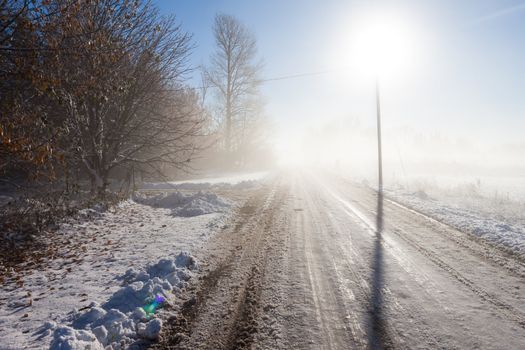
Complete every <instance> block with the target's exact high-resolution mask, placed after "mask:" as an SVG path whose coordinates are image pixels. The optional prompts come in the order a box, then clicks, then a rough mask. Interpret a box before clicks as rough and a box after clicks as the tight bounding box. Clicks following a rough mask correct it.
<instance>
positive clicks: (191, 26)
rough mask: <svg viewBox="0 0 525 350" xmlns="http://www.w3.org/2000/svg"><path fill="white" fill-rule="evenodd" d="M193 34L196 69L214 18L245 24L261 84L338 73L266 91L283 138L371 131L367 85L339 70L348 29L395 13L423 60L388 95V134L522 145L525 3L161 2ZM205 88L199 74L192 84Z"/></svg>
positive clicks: (209, 46)
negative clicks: (334, 127) (356, 125)
mask: <svg viewBox="0 0 525 350" xmlns="http://www.w3.org/2000/svg"><path fill="white" fill-rule="evenodd" d="M154 2H155V3H156V4H157V6H158V7H159V8H160V9H161V11H162V13H165V14H175V15H176V16H177V18H178V19H179V21H180V22H182V25H183V28H184V29H185V30H186V31H188V32H191V33H193V35H194V42H195V44H196V49H195V50H194V52H193V56H192V64H193V65H194V66H198V65H201V64H206V62H207V60H208V58H209V56H210V54H211V52H212V51H213V49H214V47H213V37H212V33H211V26H212V24H213V18H214V16H215V14H216V13H219V12H220V13H227V14H232V15H234V16H236V17H237V18H238V19H239V20H241V21H243V22H244V23H245V24H247V25H248V27H249V28H250V29H251V30H252V31H253V32H254V33H255V35H256V37H257V40H258V46H259V53H260V55H261V57H262V58H263V59H264V62H265V68H264V72H263V76H264V77H268V78H271V77H278V76H285V75H289V74H296V73H305V72H316V71H322V70H326V69H334V73H331V74H327V75H323V76H315V77H305V78H298V79H291V80H284V81H278V82H269V83H267V84H265V86H264V87H263V93H264V95H265V97H266V100H267V113H268V116H269V117H270V118H271V120H272V121H273V122H274V125H275V126H276V128H275V130H276V131H275V133H276V137H277V138H281V139H282V138H283V137H286V135H289V130H290V126H291V125H295V126H304V127H306V126H310V127H311V126H313V125H316V123H319V121H325V122H329V121H330V120H332V119H344V118H353V119H358V120H359V121H360V123H362V124H364V125H370V126H373V125H374V124H373V123H374V121H375V119H374V113H375V112H374V108H375V105H374V95H373V89H372V85H371V84H367V83H363V82H362V81H358V79H354V77H353V76H352V75H351V74H346V73H345V72H342V71H339V69H340V66H341V63H342V61H343V58H344V57H346V56H345V53H344V52H343V51H344V46H345V43H344V41H345V38H346V37H348V36H349V35H350V33H349V31H350V30H351V29H350V28H351V23H352V22H354V21H356V20H357V19H358V18H359V16H361V15H362V14H363V13H366V12H367V11H368V13H369V12H370V9H369V7H370V6H369V4H370V3H373V4H374V6H375V9H384V8H386V9H390V10H392V9H394V10H395V12H396V13H402V14H403V15H405V17H404V18H406V20H407V22H411V23H410V24H411V27H412V28H413V31H414V33H415V34H416V35H415V36H416V37H417V41H415V42H414V46H416V47H417V50H418V55H416V56H415V57H414V62H412V64H413V66H414V67H417V68H414V71H413V72H407V74H406V79H405V77H401V78H400V79H399V80H398V81H395V82H390V83H388V84H385V86H384V87H383V88H382V96H383V113H384V120H385V122H384V124H385V128H387V129H388V128H392V129H395V128H396V127H410V128H414V129H417V130H423V131H432V132H442V133H446V134H449V135H458V136H462V135H463V136H464V135H468V136H469V137H471V138H474V139H477V140H482V141H486V140H491V142H495V143H498V142H522V139H523V130H525V1H517V0H461V1H460V0H436V1H430V0H427V1H423V0H420V1H415V0H413V1H409V0H405V1H394V0H390V1H380V0H376V1H375V2H372V1H363V0H362V1H342V0H341V1H335V0H328V1H326V0H325V1H320V0H319V1H311V0H307V1H304V0H303V1H299V0H288V1H283V0H265V1H246V0H245V1H241V0H200V1H199V0H173V1H170V0H156V1H154ZM190 82H191V84H193V85H199V83H200V80H199V78H198V74H196V76H195V78H194V79H193V80H191V81H190Z"/></svg>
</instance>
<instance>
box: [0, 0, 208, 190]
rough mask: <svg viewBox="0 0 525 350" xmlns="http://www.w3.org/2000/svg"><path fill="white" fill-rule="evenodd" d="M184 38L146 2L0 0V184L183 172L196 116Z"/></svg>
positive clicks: (198, 106) (194, 145)
mask: <svg viewBox="0 0 525 350" xmlns="http://www.w3.org/2000/svg"><path fill="white" fill-rule="evenodd" d="M191 49H192V43H191V36H190V35H189V34H187V33H186V32H184V31H183V30H182V28H181V27H180V25H179V24H178V23H177V22H176V21H175V19H174V18H173V17H161V16H160V15H159V13H158V11H157V9H156V8H155V7H154V6H152V5H151V3H150V2H149V1H139V0H134V1H133V0H82V1H80V0H55V1H49V0H47V1H46V0H38V1H29V0H0V172H1V175H2V179H4V180H8V179H10V177H11V178H16V179H20V178H25V179H37V178H47V179H62V180H66V181H69V179H70V178H71V176H73V175H75V176H81V177H85V178H86V179H89V181H90V183H91V189H92V191H93V192H97V193H103V192H104V191H105V190H106V187H107V185H108V179H109V177H110V175H111V176H116V175H118V176H121V177H126V176H130V174H131V172H135V171H138V170H139V171H140V172H141V173H142V174H160V173H162V172H163V171H165V170H166V169H169V168H175V169H185V168H187V167H188V166H189V164H190V160H191V158H192V157H193V156H194V155H195V154H196V153H197V152H198V150H199V149H200V147H202V143H201V142H200V141H199V139H198V137H199V136H200V135H203V134H204V133H205V130H204V127H205V126H206V120H205V116H206V113H205V111H204V108H203V106H202V103H201V102H202V100H201V97H200V95H199V94H198V93H197V92H195V91H194V90H192V89H191V88H188V87H187V86H186V85H185V83H184V81H185V78H186V74H187V73H188V72H189V70H190V67H189V65H188V56H189V54H190V52H191Z"/></svg>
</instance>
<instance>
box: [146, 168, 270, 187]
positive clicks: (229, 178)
mask: <svg viewBox="0 0 525 350" xmlns="http://www.w3.org/2000/svg"><path fill="white" fill-rule="evenodd" d="M268 176H269V173H268V172H255V173H242V174H230V175H225V176H222V177H210V178H204V179H197V180H185V181H169V182H150V183H144V184H143V186H142V188H143V189H148V190H170V189H178V190H193V191H198V190H209V189H237V190H241V189H250V188H253V187H255V186H256V185H257V184H258V183H259V182H260V181H261V180H263V179H265V178H267V177H268Z"/></svg>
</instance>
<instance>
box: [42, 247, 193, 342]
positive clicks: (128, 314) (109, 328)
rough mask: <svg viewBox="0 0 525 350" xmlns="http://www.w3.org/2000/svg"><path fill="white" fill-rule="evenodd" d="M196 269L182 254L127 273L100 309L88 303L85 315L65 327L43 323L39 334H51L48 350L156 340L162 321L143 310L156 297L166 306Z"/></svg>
mask: <svg viewBox="0 0 525 350" xmlns="http://www.w3.org/2000/svg"><path fill="white" fill-rule="evenodd" d="M197 268H198V265H197V263H196V262H195V259H194V258H193V257H192V256H191V255H190V254H188V253H186V252H182V253H180V254H179V255H177V256H176V257H175V258H169V259H161V260H159V262H157V263H156V264H154V265H150V266H148V267H147V268H146V269H133V268H132V269H129V270H128V271H126V273H125V274H124V275H123V276H121V277H120V279H122V280H123V281H124V284H125V286H124V287H122V288H121V289H119V290H118V291H116V292H115V293H114V294H113V295H112V296H111V297H110V298H109V299H108V300H107V301H106V302H105V303H103V304H102V305H100V304H98V303H96V302H92V303H91V304H90V307H89V310H88V311H86V312H84V313H81V314H80V313H77V314H76V315H74V316H73V318H72V320H71V324H70V325H69V326H66V325H62V326H59V327H57V326H56V325H54V324H53V323H46V324H45V325H44V326H43V331H44V332H48V333H51V331H52V330H53V340H52V341H51V347H50V348H51V349H52V350H65V349H71V350H74V349H106V350H108V349H113V350H116V349H125V348H127V347H128V346H129V345H131V344H133V343H138V342H140V341H143V340H155V339H157V338H158V336H159V333H160V331H161V329H162V321H161V320H160V319H159V318H157V317H156V316H155V314H147V313H146V311H145V309H144V307H145V306H146V305H147V304H148V303H150V302H152V301H153V300H154V299H155V298H156V297H158V296H161V297H162V298H163V299H165V300H166V302H169V301H170V300H173V298H174V297H175V296H177V295H179V294H180V291H181V289H182V288H184V287H185V285H186V284H187V283H188V282H187V281H188V280H189V279H190V278H191V276H192V271H193V270H195V269H197Z"/></svg>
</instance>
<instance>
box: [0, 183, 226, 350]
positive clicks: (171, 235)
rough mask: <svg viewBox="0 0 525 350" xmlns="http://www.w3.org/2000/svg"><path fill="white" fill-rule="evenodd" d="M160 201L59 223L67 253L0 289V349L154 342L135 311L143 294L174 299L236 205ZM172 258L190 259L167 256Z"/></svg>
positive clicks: (200, 199)
mask: <svg viewBox="0 0 525 350" xmlns="http://www.w3.org/2000/svg"><path fill="white" fill-rule="evenodd" d="M159 196H160V197H156V199H155V201H156V200H159V199H160V198H163V199H164V200H165V201H166V202H165V203H164V204H166V205H163V206H165V207H168V208H164V207H163V206H160V207H154V206H152V205H144V204H140V203H137V202H135V201H132V200H129V201H125V202H123V203H121V204H120V205H118V206H117V207H114V208H110V209H108V210H106V211H104V210H103V208H91V209H88V210H84V211H82V212H81V213H80V214H79V216H78V217H77V218H76V219H70V220H68V221H67V222H65V223H63V224H61V227H60V229H59V231H58V234H57V236H56V242H54V244H58V245H64V246H65V247H66V248H64V249H61V250H60V253H59V255H58V256H55V257H54V258H53V259H49V260H47V261H44V264H43V266H42V267H38V268H35V267H28V268H27V271H29V272H27V273H23V274H22V273H21V274H19V275H17V276H15V277H14V278H11V279H9V280H6V281H4V283H3V285H2V288H1V290H0V348H1V349H42V348H46V347H48V346H49V344H50V343H51V341H53V344H55V345H53V346H54V348H57V349H76V348H82V349H84V348H85V345H86V344H87V343H89V342H95V340H93V339H95V338H96V342H98V343H100V344H107V343H110V342H111V343H113V342H115V339H117V340H118V339H120V340H123V339H124V340H125V341H131V340H135V339H137V338H136V334H137V332H139V334H140V336H141V337H145V338H154V337H156V335H157V334H158V330H159V327H160V323H158V322H153V323H145V321H148V319H145V318H144V314H143V313H141V311H140V310H138V309H137V308H138V307H143V306H144V302H145V299H147V298H148V297H150V294H154V293H159V294H163V295H166V296H171V297H173V296H174V295H176V294H177V293H178V290H179V289H180V288H183V287H184V285H185V284H186V283H187V280H188V279H189V277H190V276H191V274H192V273H193V272H192V271H194V270H193V269H194V268H196V263H195V261H194V260H193V259H192V257H191V256H192V255H194V253H195V252H198V251H199V250H200V249H201V247H202V246H203V244H204V243H205V241H206V240H207V238H208V237H209V236H210V235H211V234H213V233H214V232H216V231H217V230H219V229H221V228H222V227H223V226H224V225H225V224H226V221H227V220H228V217H229V215H230V213H231V207H232V206H233V205H234V204H235V203H233V202H231V201H226V200H223V199H221V198H220V197H217V196H215V195H214V194H211V193H208V194H207V193H196V194H190V193H184V194H160V195H159ZM178 196H180V197H178ZM153 198H155V197H153ZM177 198H179V199H180V198H183V204H182V205H180V203H179V202H177V200H176V199H177ZM170 201H174V202H170ZM168 204H169V205H168ZM200 214H206V215H200ZM179 251H188V252H191V254H192V255H189V254H182V255H179V256H177V257H173V254H174V253H176V252H179ZM170 256H171V258H169V259H164V260H159V259H161V258H162V257H170ZM152 262H158V263H157V264H154V265H148V264H151V263H152ZM180 266H187V267H185V268H180ZM190 266H191V267H190ZM171 297H170V298H171ZM170 298H167V299H168V302H169V301H170V300H171V299H170ZM79 310H85V311H83V312H79ZM104 312H105V314H104ZM149 321H151V320H149ZM134 337H135V338H134ZM96 342H95V343H96ZM95 348H96V347H95Z"/></svg>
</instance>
